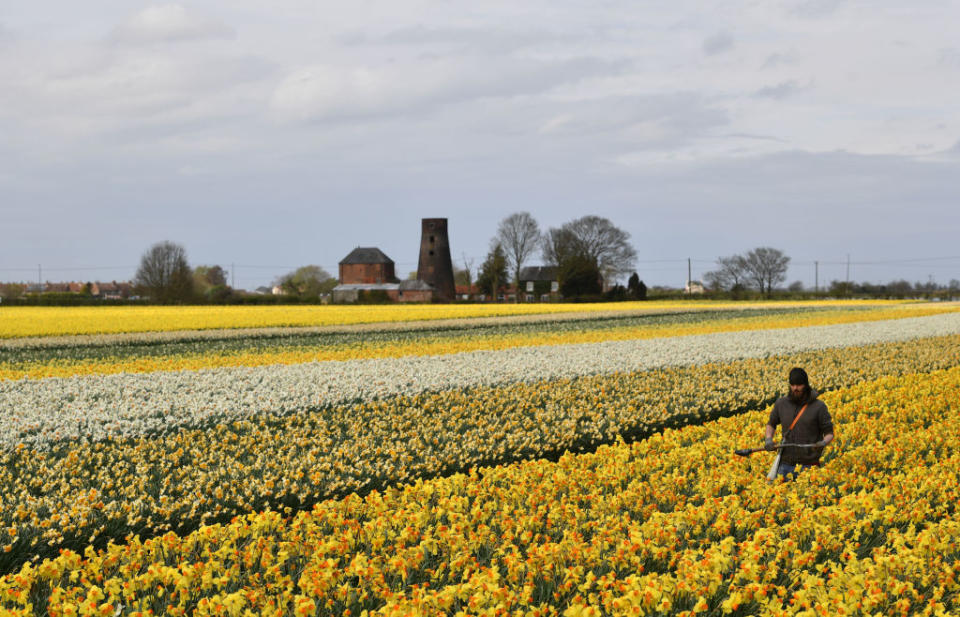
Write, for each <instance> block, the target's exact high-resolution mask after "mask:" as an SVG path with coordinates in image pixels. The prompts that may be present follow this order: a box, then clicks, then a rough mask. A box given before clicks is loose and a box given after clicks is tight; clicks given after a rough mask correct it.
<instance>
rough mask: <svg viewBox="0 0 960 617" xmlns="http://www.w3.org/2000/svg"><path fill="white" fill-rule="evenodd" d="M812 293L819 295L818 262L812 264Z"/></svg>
mask: <svg viewBox="0 0 960 617" xmlns="http://www.w3.org/2000/svg"><path fill="white" fill-rule="evenodd" d="M813 293H817V294H818V293H820V262H819V261H814V262H813Z"/></svg>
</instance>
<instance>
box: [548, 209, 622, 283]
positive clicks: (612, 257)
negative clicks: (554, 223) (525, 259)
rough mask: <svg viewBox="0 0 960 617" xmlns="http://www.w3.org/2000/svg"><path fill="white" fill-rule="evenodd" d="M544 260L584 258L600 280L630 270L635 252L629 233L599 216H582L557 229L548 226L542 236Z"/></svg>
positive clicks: (555, 261)
mask: <svg viewBox="0 0 960 617" xmlns="http://www.w3.org/2000/svg"><path fill="white" fill-rule="evenodd" d="M543 257H544V261H546V262H548V263H550V264H553V265H556V266H560V265H562V264H563V262H564V260H565V259H568V258H571V257H586V258H588V259H590V260H592V261H593V262H594V263H595V264H596V265H597V268H598V269H599V271H600V274H601V275H602V276H603V277H604V279H610V278H613V277H615V276H616V275H618V274H625V273H627V272H630V271H631V270H633V268H634V265H635V263H636V260H637V252H636V250H634V248H633V246H631V245H630V234H629V233H627V232H625V231H623V230H622V229H620V228H619V227H617V226H616V225H614V224H613V223H612V222H611V221H610V219H606V218H603V217H600V216H584V217H581V218H578V219H575V220H573V221H570V222H569V223H564V224H563V226H561V227H560V229H555V228H551V229H550V230H549V231H548V232H547V234H546V235H545V236H544V241H543Z"/></svg>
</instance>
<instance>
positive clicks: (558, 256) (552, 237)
mask: <svg viewBox="0 0 960 617" xmlns="http://www.w3.org/2000/svg"><path fill="white" fill-rule="evenodd" d="M540 246H541V254H542V256H543V261H544V263H547V264H550V265H551V266H560V264H562V263H563V262H564V261H566V260H567V259H569V258H571V257H573V256H575V255H577V254H578V253H579V251H580V248H579V246H578V244H577V239H576V237H574V235H573V232H571V231H570V230H569V229H566V228H565V227H560V228H559V229H558V228H556V227H551V228H550V229H549V230H548V231H547V233H545V234H543V236H542V238H541V240H540Z"/></svg>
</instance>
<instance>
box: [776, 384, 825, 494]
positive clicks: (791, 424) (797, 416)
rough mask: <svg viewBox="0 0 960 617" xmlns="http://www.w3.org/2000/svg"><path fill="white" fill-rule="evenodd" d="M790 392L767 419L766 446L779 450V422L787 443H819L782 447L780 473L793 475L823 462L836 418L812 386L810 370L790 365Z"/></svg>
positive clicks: (781, 474)
mask: <svg viewBox="0 0 960 617" xmlns="http://www.w3.org/2000/svg"><path fill="white" fill-rule="evenodd" d="M789 382H790V393H789V394H788V395H786V396H784V397H781V398H780V399H779V400H777V402H776V403H774V404H773V409H772V410H771V411H770V419H769V420H767V426H766V435H765V442H764V444H765V445H764V447H765V448H766V449H767V450H775V449H776V446H775V445H774V443H773V434H774V433H775V432H776V430H777V426H778V425H779V426H780V427H781V430H782V432H783V440H782V443H784V444H792V443H796V444H815V445H816V447H807V448H802V447H800V448H783V449H782V450H781V451H780V466H779V468H778V469H777V475H778V476H782V477H784V478H789V479H793V478H796V475H797V474H798V473H800V472H801V471H802V470H804V469H807V468H809V467H819V466H820V455H821V454H822V453H823V448H824V447H826V445H827V444H829V443H830V442H831V441H833V419H832V418H831V417H830V412H829V411H827V405H826V403H824V402H823V401H821V400H820V399H819V398H817V396H818V395H819V393H818V392H817V391H816V390H814V389H813V388H811V387H810V380H809V379H808V377H807V372H806V371H804V370H803V369H802V368H799V367H797V368H793V369H790V376H789Z"/></svg>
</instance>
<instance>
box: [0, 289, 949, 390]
mask: <svg viewBox="0 0 960 617" xmlns="http://www.w3.org/2000/svg"><path fill="white" fill-rule="evenodd" d="M956 311H960V307H953V306H945V307H939V306H931V305H916V304H904V305H899V306H892V307H891V306H875V307H866V306H863V307H857V308H855V309H852V308H832V307H823V308H816V307H812V308H811V307H804V308H781V309H770V308H767V309H749V308H741V309H738V310H730V309H726V310H713V311H682V312H667V311H659V312H652V313H647V314H644V315H633V314H631V313H629V312H627V313H625V314H623V315H616V316H607V317H604V318H602V319H598V318H595V317H592V315H593V314H592V313H587V314H586V315H584V316H582V317H580V318H579V319H570V318H569V317H570V316H568V318H567V319H564V320H563V321H549V320H545V321H533V322H527V323H519V324H518V323H509V322H508V323H502V322H500V323H498V322H497V320H490V321H485V322H479V323H478V322H475V321H473V322H470V323H469V325H461V326H459V327H458V326H457V325H456V323H454V324H449V325H447V326H445V327H444V328H442V329H441V328H437V327H432V328H429V329H425V328H411V329H407V330H400V331H397V330H395V329H391V330H375V329H366V330H365V331H362V332H310V333H303V332H299V333H294V332H290V331H281V332H276V331H260V332H256V331H254V332H247V333H246V336H243V337H237V336H235V335H234V334H233V333H230V335H229V336H227V337H225V338H213V337H211V336H209V335H207V336H204V337H203V338H201V339H197V338H196V336H195V335H196V333H195V332H193V333H181V334H180V336H179V338H175V339H171V337H169V336H166V337H164V338H163V339H159V340H158V339H155V338H152V337H143V336H138V337H135V338H134V337H129V338H127V339H126V340H125V339H123V338H118V337H115V336H114V337H108V338H106V340H103V341H97V340H93V341H90V342H89V343H88V344H85V345H81V344H77V342H76V341H73V340H67V341H62V344H60V345H57V344H53V343H52V342H51V341H48V340H45V339H40V340H38V341H35V344H34V345H33V346H28V345H25V344H23V343H20V344H9V343H8V344H6V345H4V344H3V342H2V341H0V379H22V378H29V379H38V378H43V377H69V376H72V375H108V374H114V373H147V372H154V371H176V370H191V371H193V370H199V369H204V368H221V367H229V366H235V367H238V366H267V365H272V364H300V363H304V362H324V361H342V360H358V359H372V358H397V357H404V356H432V355H445V354H452V353H464V352H470V351H478V350H485V349H511V348H517V347H532V346H541V345H570V344H576V343H595V342H600V341H615V340H621V341H623V340H639V339H649V338H662V337H675V336H690V335H697V334H707V333H713V332H736V331H739V330H768V329H779V328H794V327H806V326H816V325H829V324H842V323H857V322H867V321H881V320H890V319H900V318H914V317H922V316H926V315H936V314H941V313H948V312H956ZM14 342H16V341H15V340H14Z"/></svg>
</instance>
